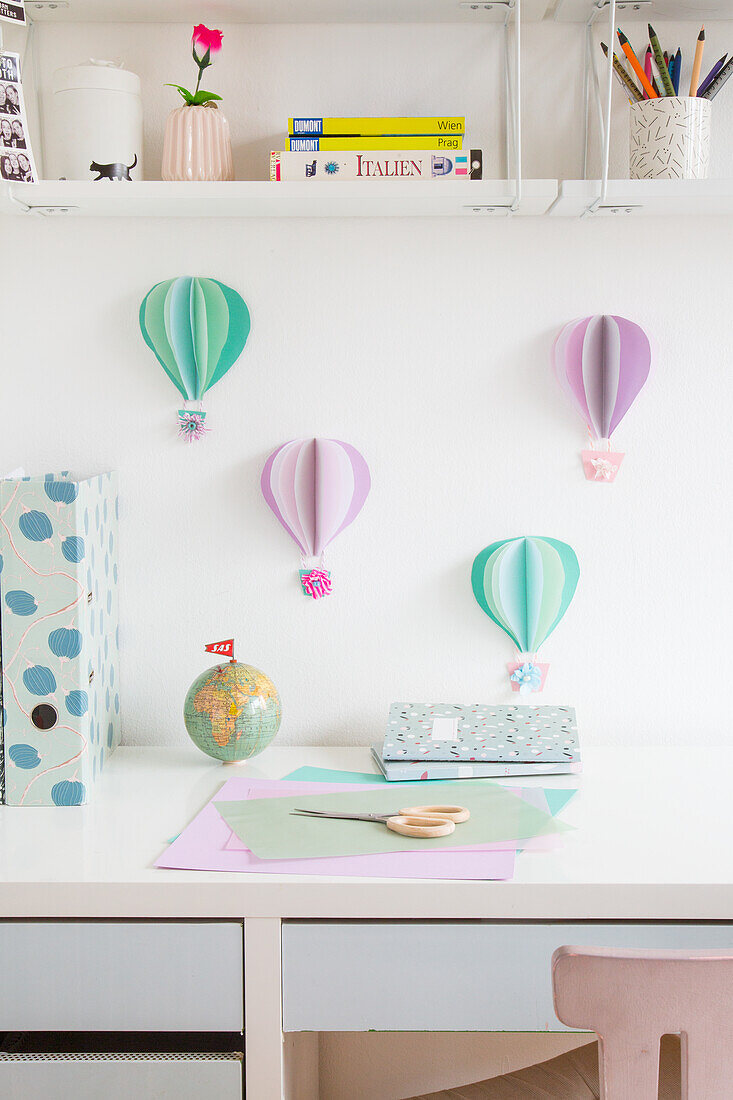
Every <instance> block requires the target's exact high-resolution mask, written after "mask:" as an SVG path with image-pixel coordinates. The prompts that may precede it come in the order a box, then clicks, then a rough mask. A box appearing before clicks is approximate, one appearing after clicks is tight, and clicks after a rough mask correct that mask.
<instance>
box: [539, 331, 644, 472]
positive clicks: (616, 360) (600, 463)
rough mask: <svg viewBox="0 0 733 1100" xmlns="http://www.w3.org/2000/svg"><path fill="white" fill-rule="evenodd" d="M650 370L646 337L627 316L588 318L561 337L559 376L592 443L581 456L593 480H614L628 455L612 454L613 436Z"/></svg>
mask: <svg viewBox="0 0 733 1100" xmlns="http://www.w3.org/2000/svg"><path fill="white" fill-rule="evenodd" d="M650 365H651V348H650V346H649V339H648V337H647V335H646V333H645V332H644V330H643V329H642V328H640V327H639V325H637V324H635V323H634V322H633V321H628V320H627V319H626V318H625V317H614V316H611V315H609V314H597V315H596V316H594V317H583V318H582V319H581V320H579V321H571V322H570V324H569V325H566V326H565V328H564V329H563V330H562V332H561V333H560V335H559V336H558V338H557V340H556V342H555V350H554V366H555V374H556V375H557V380H558V382H559V383H560V386H561V388H562V390H563V392H564V393H565V395H566V397H567V398H568V400H569V401H570V403H571V405H573V407H574V408H576V409H577V410H578V412H579V413H580V415H581V416H582V418H583V420H584V421H585V423H586V425H587V428H588V433H589V435H590V437H591V441H592V449H591V450H587V451H583V455H582V457H583V468H584V470H585V476H586V478H588V480H589V481H607V482H610V481H613V480H614V479H615V477H616V474H617V473H618V468H619V466H620V465H621V462H622V460H623V457H624V456H623V452H621V451H612V450H611V435H612V434H613V432H614V431H615V430H616V428H617V427H618V425H619V424H620V423H621V421H622V420H623V418H624V416H625V415H626V413H627V412H628V411H629V409H630V408H631V406H632V404H633V403H634V401H635V400H636V397H637V396H638V394H639V391H640V390H641V388H642V386H643V385H644V383H645V382H646V380H647V378H648V377H649V367H650Z"/></svg>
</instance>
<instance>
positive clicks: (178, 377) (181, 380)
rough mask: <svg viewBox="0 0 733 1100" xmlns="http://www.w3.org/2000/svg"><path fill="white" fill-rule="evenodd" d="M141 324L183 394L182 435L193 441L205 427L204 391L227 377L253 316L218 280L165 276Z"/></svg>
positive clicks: (143, 312) (143, 311) (150, 297)
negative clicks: (166, 277)
mask: <svg viewBox="0 0 733 1100" xmlns="http://www.w3.org/2000/svg"><path fill="white" fill-rule="evenodd" d="M140 328H141V329H142V334H143V339H144V340H145V343H146V344H147V345H148V347H149V348H151V349H152V351H153V352H154V353H155V356H156V358H157V360H158V362H159V363H160V365H161V366H162V368H163V370H164V371H165V372H166V374H167V375H168V377H169V378H170V380H171V382H172V383H173V385H174V386H175V387H176V389H177V390H178V391H179V393H180V394H181V395H182V396H183V398H184V401H185V408H183V409H180V410H179V412H178V418H179V434H180V435H182V436H184V438H186V439H187V440H189V441H193V440H194V439H200V438H201V436H202V435H203V434H204V432H205V431H206V430H207V429H206V428H205V427H204V418H205V416H206V413H205V412H204V411H203V409H202V401H203V397H204V394H205V393H206V391H207V390H210V389H211V387H212V386H213V385H215V384H216V383H217V382H218V381H219V379H220V378H223V377H224V375H225V374H226V373H227V371H228V370H229V368H230V367H232V366H233V365H234V363H235V362H236V361H237V359H238V358H239V356H240V355H241V354H242V351H243V349H244V345H245V344H246V343H247V337H248V336H249V329H250V319H249V310H248V309H247V305H246V303H245V301H244V299H243V298H242V297H241V296H240V295H239V294H237V292H236V290H232V288H231V287H229V286H226V285H225V284H224V283H220V282H219V281H218V280H217V279H204V278H194V277H192V276H187V275H182V276H180V277H179V278H177V279H166V280H164V281H163V282H162V283H157V284H156V285H155V286H154V287H153V289H152V290H151V291H149V293H148V294H147V295H146V296H145V298H144V299H143V302H142V305H141V306H140ZM189 404H190V405H192V406H193V408H189Z"/></svg>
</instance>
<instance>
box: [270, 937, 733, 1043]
mask: <svg viewBox="0 0 733 1100" xmlns="http://www.w3.org/2000/svg"><path fill="white" fill-rule="evenodd" d="M562 944H575V945H578V946H590V945H595V946H597V947H658V948H685V947H690V948H728V949H733V925H713V924H711V925H705V924H659V925H655V924H565V923H557V924H519V923H517V924H510V923H507V924H498V923H497V924H495V923H490V922H481V921H454V922H443V921H436V922H420V921H405V922H389V923H388V922H381V921H373V922H371V921H370V922H364V923H362V922H358V921H345V922H313V923H309V922H307V921H288V922H287V923H285V924H283V1019H284V1028H285V1030H286V1031H369V1030H370V1029H374V1030H377V1031H566V1030H569V1029H567V1028H565V1027H564V1025H563V1024H561V1023H560V1021H559V1020H558V1019H557V1017H556V1016H555V1013H554V1010H553V1007H552V981H551V976H550V959H551V957H552V953H553V951H554V950H555V948H556V947H560V946H561V945H562Z"/></svg>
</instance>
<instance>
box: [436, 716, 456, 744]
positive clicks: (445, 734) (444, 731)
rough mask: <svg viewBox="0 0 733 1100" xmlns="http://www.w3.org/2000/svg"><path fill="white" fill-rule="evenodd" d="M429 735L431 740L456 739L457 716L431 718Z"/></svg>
mask: <svg viewBox="0 0 733 1100" xmlns="http://www.w3.org/2000/svg"><path fill="white" fill-rule="evenodd" d="M430 736H431V738H432V740H433V741H457V740H458V719H457V718H433V728H432V730H431V733H430Z"/></svg>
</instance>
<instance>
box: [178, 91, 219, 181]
mask: <svg viewBox="0 0 733 1100" xmlns="http://www.w3.org/2000/svg"><path fill="white" fill-rule="evenodd" d="M161 175H162V177H163V179H164V180H233V179H234V164H233V161H232V142H231V138H230V136H229V123H228V122H227V120H226V118H225V117H224V115H223V114H222V113H221V111H219V110H218V109H217V108H216V107H213V106H210V107H177V108H176V110H175V111H171V113H170V114H169V115H168V121H167V122H166V124H165V138H164V139H163V169H162V172H161Z"/></svg>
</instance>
